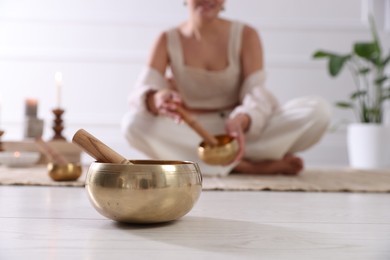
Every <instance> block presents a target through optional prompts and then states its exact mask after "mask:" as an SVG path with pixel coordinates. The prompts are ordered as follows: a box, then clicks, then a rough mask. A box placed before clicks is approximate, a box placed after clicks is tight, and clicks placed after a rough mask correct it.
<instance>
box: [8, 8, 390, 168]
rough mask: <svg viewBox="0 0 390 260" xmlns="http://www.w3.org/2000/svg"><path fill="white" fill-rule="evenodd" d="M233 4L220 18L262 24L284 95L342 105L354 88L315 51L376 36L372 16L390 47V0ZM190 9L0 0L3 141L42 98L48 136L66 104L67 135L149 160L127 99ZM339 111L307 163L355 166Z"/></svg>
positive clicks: (271, 71)
mask: <svg viewBox="0 0 390 260" xmlns="http://www.w3.org/2000/svg"><path fill="white" fill-rule="evenodd" d="M225 9H226V10H225V11H224V12H223V13H222V16H224V17H227V18H231V19H237V20H241V21H244V22H246V23H248V24H250V25H252V26H253V27H255V28H256V29H257V30H258V31H259V33H260V36H261V37H262V41H263V45H264V50H265V61H266V70H267V73H268V80H267V87H268V88H269V89H270V90H271V91H273V92H274V93H275V94H276V95H277V96H278V97H279V100H280V101H281V102H285V101H287V100H289V99H291V98H295V97H299V96H303V95H320V96H323V97H324V98H326V99H327V100H329V102H330V103H334V102H335V101H338V100H340V99H344V98H345V97H346V96H347V95H348V93H350V92H351V90H352V89H353V88H354V87H353V81H352V78H351V76H350V75H349V74H348V72H347V71H345V72H343V74H342V75H340V76H339V77H337V78H335V79H333V78H330V77H329V75H328V73H327V70H326V63H325V61H319V60H313V59H312V54H313V53H314V52H315V51H316V50H318V49H327V50H332V51H338V52H341V53H343V52H349V51H350V49H351V46H352V43H353V42H354V41H364V40H370V39H371V35H370V32H369V27H368V22H367V18H368V14H369V13H372V14H373V15H374V16H375V19H376V21H377V25H378V29H379V32H380V37H381V39H382V43H383V45H384V47H385V49H387V50H389V49H390V47H389V46H390V1H389V0H343V1H339V0H294V1H291V0H272V1H271V0H227V1H226V8H225ZM186 16H187V8H186V7H185V6H184V4H183V0H164V1H162V0H147V1H140V0H67V1H59V0H34V1H27V0H0V129H2V130H4V131H5V134H4V136H3V138H2V140H3V141H7V140H11V141H18V140H23V138H24V137H23V124H24V119H25V117H24V113H25V103H26V99H36V100H37V101H38V117H39V118H41V119H43V120H44V134H43V137H44V139H50V138H51V137H52V136H53V134H54V133H53V130H52V128H51V127H52V125H53V119H54V115H53V113H52V110H53V109H54V108H56V107H57V106H58V105H60V106H61V108H63V109H64V110H65V113H64V115H63V119H64V125H65V130H64V132H63V133H64V135H65V137H66V138H67V140H68V141H70V140H71V138H72V136H73V134H74V132H75V131H76V130H77V129H79V128H84V129H86V130H88V131H89V132H91V133H92V134H94V135H95V136H96V137H98V138H99V139H101V140H102V141H104V142H105V143H106V144H108V145H109V146H111V147H112V148H114V149H115V150H117V151H118V152H120V153H122V154H123V155H125V156H126V157H128V158H134V159H136V158H142V154H138V153H137V152H135V151H133V150H131V148H130V147H129V145H128V144H127V142H126V140H125V139H124V137H123V135H122V134H121V132H120V122H121V118H122V116H123V115H124V113H125V112H126V110H127V109H128V105H127V96H128V94H129V93H130V92H131V91H132V88H133V86H134V83H135V81H136V79H137V76H138V74H139V72H140V71H141V70H142V68H143V67H144V66H145V63H146V60H147V58H148V53H149V50H150V48H151V46H152V44H153V43H154V40H155V39H156V37H157V35H158V34H159V33H160V32H161V31H163V30H166V29H168V28H170V27H172V26H174V25H176V24H178V23H180V22H181V21H183V20H184V19H185V18H186ZM56 72H61V73H62V84H61V89H60V91H59V90H58V86H57V84H56V81H55V73H56ZM58 95H60V104H58ZM332 113H333V121H332V127H331V129H330V130H329V132H328V133H327V134H326V136H325V137H324V139H323V140H322V141H321V142H320V143H319V144H318V145H317V146H316V147H314V148H313V149H311V150H310V151H307V152H305V153H303V154H302V156H303V157H304V158H305V160H306V164H307V165H308V166H311V165H312V166H319V165H321V166H322V165H334V166H338V165H347V164H348V159H347V151H346V140H345V134H346V133H345V122H351V121H354V120H355V119H354V117H353V114H352V113H351V112H350V111H343V110H340V109H337V108H335V107H334V106H332ZM84 160H86V161H88V160H91V158H90V157H85V158H84Z"/></svg>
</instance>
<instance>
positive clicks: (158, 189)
mask: <svg viewBox="0 0 390 260" xmlns="http://www.w3.org/2000/svg"><path fill="white" fill-rule="evenodd" d="M131 163H133V164H131V165H129V164H114V163H99V162H94V163H92V164H91V165H90V167H89V169H88V172H87V178H86V184H85V187H86V190H87V193H88V197H89V200H90V202H91V203H92V205H93V206H94V208H95V209H96V210H97V211H98V212H99V213H100V214H101V215H103V216H105V217H107V218H109V219H112V220H115V221H118V222H126V223H138V224H148V223H162V222H168V221H172V220H176V219H179V218H181V217H182V216H184V215H185V214H187V213H188V212H189V211H190V210H191V209H192V208H193V206H194V205H195V203H196V201H197V200H198V198H199V196H200V193H201V191H202V175H201V172H200V169H199V166H198V165H197V164H196V163H192V162H189V161H167V160H132V161H131Z"/></svg>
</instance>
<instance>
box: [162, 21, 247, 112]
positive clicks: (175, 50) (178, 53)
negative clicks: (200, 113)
mask: <svg viewBox="0 0 390 260" xmlns="http://www.w3.org/2000/svg"><path fill="white" fill-rule="evenodd" d="M242 29H243V24H242V23H239V22H236V21H234V22H232V24H231V26H230V36H229V45H228V61H229V65H228V66H227V67H226V68H225V69H223V70H219V71H208V70H205V69H200V68H195V67H190V66H187V65H185V64H184V57H183V49H182V45H181V40H180V35H179V31H178V29H177V28H173V29H171V30H169V31H167V39H168V55H169V58H170V62H171V64H170V66H171V70H172V74H173V76H174V78H175V80H176V83H177V88H178V91H179V92H180V93H181V96H182V99H183V101H184V103H185V104H186V105H187V106H188V107H189V108H193V109H222V108H227V107H232V106H234V105H237V104H238V102H239V91H240V85H241V80H240V79H241V78H240V76H241V65H240V50H241V38H242Z"/></svg>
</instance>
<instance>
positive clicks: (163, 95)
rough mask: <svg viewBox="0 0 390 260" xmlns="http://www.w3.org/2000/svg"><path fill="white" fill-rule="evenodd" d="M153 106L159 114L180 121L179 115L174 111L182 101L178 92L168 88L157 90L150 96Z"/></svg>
mask: <svg viewBox="0 0 390 260" xmlns="http://www.w3.org/2000/svg"><path fill="white" fill-rule="evenodd" d="M152 98H153V103H154V107H155V109H156V110H157V113H158V114H159V115H164V116H168V117H171V118H173V119H174V120H175V121H180V115H178V114H177V112H176V107H177V106H180V105H181V103H182V100H181V97H180V94H179V93H178V92H177V91H175V90H172V89H170V88H165V89H161V90H158V91H157V92H155V93H154V94H153V96H152Z"/></svg>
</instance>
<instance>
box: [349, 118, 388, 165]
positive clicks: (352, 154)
mask: <svg viewBox="0 0 390 260" xmlns="http://www.w3.org/2000/svg"><path fill="white" fill-rule="evenodd" d="M347 147H348V157H349V163H350V166H351V167H352V168H358V169H385V168H390V127H389V126H385V125H380V124H363V123H357V124H350V125H349V126H348V132H347Z"/></svg>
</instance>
